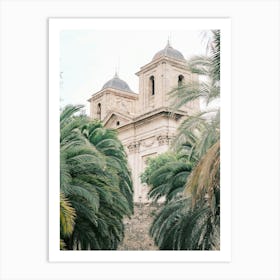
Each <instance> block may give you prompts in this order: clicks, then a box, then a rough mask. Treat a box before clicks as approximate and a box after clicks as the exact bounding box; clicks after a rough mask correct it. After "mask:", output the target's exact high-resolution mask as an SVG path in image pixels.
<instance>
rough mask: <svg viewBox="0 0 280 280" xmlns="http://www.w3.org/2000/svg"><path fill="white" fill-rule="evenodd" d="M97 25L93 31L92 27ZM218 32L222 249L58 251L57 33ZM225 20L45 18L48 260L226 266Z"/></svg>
mask: <svg viewBox="0 0 280 280" xmlns="http://www.w3.org/2000/svg"><path fill="white" fill-rule="evenodd" d="M97 26H98V28H96V27H97ZM150 26H153V29H157V30H160V29H161V30H170V29H176V30H180V29H181V30H184V29H186V26H191V29H192V30H194V29H202V30H203V29H220V30H221V143H222V144H221V250H220V251H60V250H59V95H60V91H59V69H60V65H59V34H60V31H62V30H65V29H68V30H79V29H83V30H85V29H98V30H145V29H147V30H148V29H150ZM230 38H231V37H230V19H228V18H227V19H226V18H223V19H221V18H220V19H187V18H172V19H171V18H166V19H163V18H145V19H140V18H133V19H131V18H129V19H128V18H127V19H125V18H121V19H116V18H114V19H113V18H111V19H105V18H103V19H100V18H99V19H97V18H95V19H49V260H50V261H52V262H88V261H92V262H108V261H110V262H112V261H113V262H154V261H157V262H202V261H203V262H229V261H230V260H231V199H230V198H231V196H230V193H231V188H230V186H231V95H230V92H231V90H230V89H231V85H230V77H231V73H230V70H231V68H230V57H231V51H230V46H231V43H230Z"/></svg>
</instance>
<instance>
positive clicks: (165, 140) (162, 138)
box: [157, 135, 173, 146]
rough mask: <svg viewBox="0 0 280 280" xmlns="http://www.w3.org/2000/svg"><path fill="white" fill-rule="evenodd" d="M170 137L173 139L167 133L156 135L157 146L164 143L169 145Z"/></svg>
mask: <svg viewBox="0 0 280 280" xmlns="http://www.w3.org/2000/svg"><path fill="white" fill-rule="evenodd" d="M172 139H173V137H171V136H169V135H159V136H158V137H157V140H158V144H159V146H161V145H166V144H167V145H169V144H170V143H171V140H172Z"/></svg>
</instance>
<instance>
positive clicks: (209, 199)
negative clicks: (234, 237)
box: [150, 30, 220, 250]
mask: <svg viewBox="0 0 280 280" xmlns="http://www.w3.org/2000/svg"><path fill="white" fill-rule="evenodd" d="M208 46H209V49H210V53H209V55H208V56H207V57H202V56H200V57H194V58H192V59H191V60H190V61H189V63H188V67H189V69H190V70H191V71H192V73H197V74H199V75H200V76H204V79H203V80H200V81H197V82H193V83H191V84H186V85H182V86H180V87H179V88H177V89H174V90H173V91H172V92H171V93H170V95H171V98H173V100H174V107H175V108H179V107H181V106H182V105H184V104H185V103H187V102H189V101H192V100H195V99H198V98H201V97H203V98H204V99H205V100H206V103H207V104H209V103H210V102H211V101H213V100H215V99H217V98H219V95H220V32H219V30H214V31H212V40H211V42H210V43H209V45H208ZM173 150H174V151H175V152H177V153H180V154H183V155H185V157H186V158H187V159H188V160H190V161H191V162H193V167H192V171H191V172H190V174H189V176H188V177H187V179H186V181H185V182H184V186H183V187H182V190H183V191H182V192H181V193H180V194H179V196H178V195H177V197H174V198H173V199H171V200H170V201H169V202H167V203H166V204H165V206H164V207H163V209H162V210H161V211H160V213H159V214H158V215H157V217H156V218H155V220H154V222H153V224H152V227H151V230H150V232H151V235H152V236H153V238H154V239H155V242H156V244H157V245H158V246H159V248H160V249H163V250H164V249H169V250H219V248H220V111H219V109H212V110H208V111H204V112H201V113H199V114H197V115H195V116H192V117H189V118H187V119H186V120H185V121H183V123H182V124H181V126H180V127H179V130H178V134H177V137H176V139H175V141H174V143H173ZM172 180H173V178H172V177H171V179H170V182H172Z"/></svg>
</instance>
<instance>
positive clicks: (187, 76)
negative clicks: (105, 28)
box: [136, 42, 196, 113]
mask: <svg viewBox="0 0 280 280" xmlns="http://www.w3.org/2000/svg"><path fill="white" fill-rule="evenodd" d="M136 75H138V76H139V105H138V106H137V107H138V108H139V113H143V112H149V111H152V110H155V109H158V108H162V107H169V105H170V97H169V95H168V93H169V92H170V91H172V90H173V89H175V88H177V87H178V86H181V85H183V84H184V83H188V82H190V81H191V80H192V79H195V78H196V77H195V75H192V74H191V73H190V72H189V71H188V70H187V68H186V60H185V58H184V56H183V55H182V54H181V53H180V52H179V51H178V50H176V49H174V48H172V47H171V45H170V43H169V42H168V43H167V45H166V47H165V48H164V49H163V50H161V51H159V52H157V53H156V54H155V55H154V57H153V59H152V61H151V62H150V63H148V64H146V65H145V66H143V67H141V68H140V71H139V72H137V73H136Z"/></svg>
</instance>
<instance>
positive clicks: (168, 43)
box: [167, 33, 171, 47]
mask: <svg viewBox="0 0 280 280" xmlns="http://www.w3.org/2000/svg"><path fill="white" fill-rule="evenodd" d="M167 47H171V33H169V35H168V38H167Z"/></svg>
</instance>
